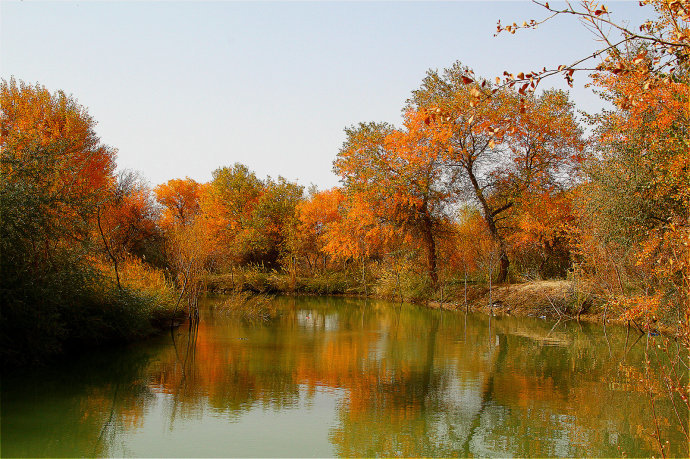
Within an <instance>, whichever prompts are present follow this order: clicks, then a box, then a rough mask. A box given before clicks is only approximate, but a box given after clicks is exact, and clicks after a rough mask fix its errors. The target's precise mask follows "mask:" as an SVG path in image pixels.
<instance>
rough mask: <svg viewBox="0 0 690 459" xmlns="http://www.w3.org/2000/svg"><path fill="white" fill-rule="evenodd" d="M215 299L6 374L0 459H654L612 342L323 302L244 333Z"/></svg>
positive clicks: (528, 323) (634, 348)
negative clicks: (193, 315) (186, 323)
mask: <svg viewBox="0 0 690 459" xmlns="http://www.w3.org/2000/svg"><path fill="white" fill-rule="evenodd" d="M220 301H221V300H220V299H216V300H213V299H211V300H209V301H208V302H207V306H208V307H207V308H206V310H205V313H204V316H203V319H202V321H201V322H200V323H199V324H198V326H197V327H193V328H189V327H182V328H180V329H178V330H176V331H175V332H174V333H172V334H171V335H169V336H165V337H160V338H158V339H156V340H153V341H151V342H149V343H147V344H146V345H141V344H139V345H137V346H132V347H131V348H129V349H126V350H118V351H112V352H109V353H99V354H98V355H91V356H90V357H89V356H87V357H84V358H82V359H80V360H79V361H78V362H71V363H62V364H60V365H58V366H56V367H53V368H50V369H44V370H41V371H34V372H31V373H28V374H23V375H10V376H9V377H3V387H2V421H3V422H2V455H3V456H5V457H7V456H81V455H89V456H93V455H95V456H107V455H113V456H124V455H135V456H332V455H339V456H456V455H459V456H466V455H478V456H508V455H518V456H575V455H576V456H619V455H621V454H623V453H625V454H627V455H630V456H640V455H652V454H656V452H655V449H654V440H653V437H652V436H651V435H650V434H651V429H652V426H653V423H652V419H651V414H650V409H649V401H648V397H647V394H646V392H645V386H644V384H643V383H641V382H640V379H642V375H643V367H642V366H641V365H640V362H641V360H642V357H643V345H642V343H640V342H637V343H635V339H633V336H631V335H633V334H634V333H630V332H628V333H626V330H625V329H620V328H613V327H609V328H608V330H607V333H606V335H604V334H603V333H602V329H601V328H600V327H597V326H586V325H578V324H574V323H566V324H564V323H560V324H557V325H556V326H554V324H553V323H547V322H544V321H540V320H532V319H518V318H512V317H504V318H491V319H490V318H488V317H484V316H472V315H469V316H465V315H464V314H457V313H447V312H440V311H429V310H425V309H420V308H416V307H413V306H408V305H396V304H390V303H385V302H379V301H363V300H354V299H333V298H331V299H328V298H281V299H278V300H277V301H279V302H280V303H281V305H280V311H281V314H280V316H279V317H278V318H277V319H275V320H273V321H270V322H258V323H256V322H254V323H249V322H243V321H239V320H236V319H234V318H230V317H228V316H227V315H225V314H224V313H223V312H222V310H221V309H219V308H217V306H218V304H219V302H220ZM635 338H637V335H636V334H635ZM654 390H655V392H656V394H657V395H658V396H659V398H658V399H657V400H656V404H657V407H658V412H659V413H661V414H660V416H659V419H660V424H661V428H662V430H663V432H662V436H663V437H664V438H665V439H668V440H670V444H671V451H670V454H671V455H676V456H687V455H688V449H687V444H686V443H685V442H684V437H682V433H681V432H680V428H679V427H678V422H677V420H676V418H675V414H673V413H672V410H671V407H670V405H669V403H668V400H666V399H664V398H663V397H661V395H663V394H664V389H663V387H662V386H661V383H660V382H659V384H658V386H656V387H655V389H654ZM681 416H682V421H684V422H685V423H687V419H688V416H687V411H686V412H684V413H682V414H681Z"/></svg>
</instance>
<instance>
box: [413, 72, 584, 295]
mask: <svg viewBox="0 0 690 459" xmlns="http://www.w3.org/2000/svg"><path fill="white" fill-rule="evenodd" d="M491 88H492V85H491V84H490V83H489V82H487V81H486V80H482V79H480V78H478V77H476V76H475V75H474V72H473V71H472V70H471V69H469V68H467V67H464V66H462V65H461V64H460V63H459V62H458V63H455V64H454V65H453V66H452V67H451V68H450V69H446V70H445V71H444V72H443V73H439V72H437V71H429V72H428V74H427V77H426V78H425V79H424V81H423V82H422V85H421V87H420V88H419V89H418V90H415V91H413V94H412V97H411V98H410V99H409V101H408V107H410V108H411V109H414V110H417V111H419V112H424V113H426V116H427V118H426V121H427V123H429V124H430V125H439V126H443V130H442V129H441V128H438V129H437V131H436V132H447V133H448V134H446V138H445V139H442V140H443V142H445V148H444V164H445V165H446V167H447V168H448V172H447V174H448V176H449V177H452V178H453V179H454V182H453V186H454V187H455V190H456V193H457V195H458V196H459V197H460V198H464V199H465V200H470V201H474V202H475V203H476V204H477V205H478V207H479V209H480V210H481V212H482V215H483V217H484V219H485V220H486V224H487V227H488V229H489V231H490V233H491V235H492V237H493V238H494V239H495V240H496V242H497V244H498V245H499V264H500V270H499V276H498V280H499V282H503V281H505V280H506V279H507V277H508V268H509V265H510V260H509V258H508V246H507V241H506V230H507V228H506V227H505V226H504V225H503V224H502V221H503V220H504V219H505V218H506V215H508V212H509V211H510V210H511V209H512V208H514V206H516V204H517V203H518V202H519V201H520V199H521V196H525V195H528V194H530V193H534V192H537V191H544V190H546V191H550V190H555V189H556V188H558V187H559V186H562V185H563V180H564V178H565V177H567V175H568V172H569V171H572V170H573V167H574V166H575V162H576V161H577V160H578V159H579V158H580V156H581V151H582V148H583V144H582V141H581V140H580V136H581V131H580V128H579V127H578V124H577V121H576V120H575V117H574V114H573V104H572V103H571V102H570V101H569V99H568V97H567V95H566V94H564V93H562V92H559V91H547V92H544V93H543V94H541V95H539V96H535V95H527V94H524V95H523V94H518V93H514V92H512V91H508V90H499V89H497V88H494V89H491ZM483 91H487V92H488V93H490V94H492V96H491V97H490V98H488V99H486V100H484V101H483V102H482V103H478V102H477V98H478V95H481V94H482V92H483Z"/></svg>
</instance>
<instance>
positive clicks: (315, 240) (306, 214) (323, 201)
mask: <svg viewBox="0 0 690 459" xmlns="http://www.w3.org/2000/svg"><path fill="white" fill-rule="evenodd" d="M344 199H345V196H344V195H343V193H342V190H341V189H340V188H331V189H330V190H325V191H315V192H313V193H310V196H309V197H308V198H307V199H304V200H303V201H301V202H300V203H299V204H297V209H296V210H297V215H298V221H299V223H298V226H297V231H296V232H295V245H296V250H298V251H299V252H300V253H302V254H303V256H304V257H305V259H306V260H307V263H308V264H309V268H310V269H311V270H312V271H313V270H315V269H317V266H318V260H319V258H321V257H323V262H322V265H321V266H322V269H323V270H325V269H326V252H325V250H324V249H325V246H326V244H327V241H326V237H325V235H326V232H327V230H328V227H329V226H330V225H331V224H333V223H334V222H336V221H338V220H339V219H340V218H341V214H340V210H341V209H342V205H343V201H344Z"/></svg>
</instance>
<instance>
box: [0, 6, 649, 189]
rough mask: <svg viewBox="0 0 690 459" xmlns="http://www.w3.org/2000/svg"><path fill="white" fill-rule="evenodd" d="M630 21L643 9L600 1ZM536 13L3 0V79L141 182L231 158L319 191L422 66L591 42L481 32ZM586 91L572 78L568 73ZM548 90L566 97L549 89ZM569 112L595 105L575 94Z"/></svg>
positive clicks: (565, 35) (569, 32)
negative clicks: (356, 129)
mask: <svg viewBox="0 0 690 459" xmlns="http://www.w3.org/2000/svg"><path fill="white" fill-rule="evenodd" d="M609 9H610V10H612V12H613V14H614V15H616V16H615V17H617V18H629V19H630V20H632V21H633V22H635V23H637V22H640V18H643V17H646V16H647V15H649V14H650V13H649V9H648V8H646V9H644V8H640V7H639V6H638V4H637V2H614V3H609ZM540 17H543V13H541V11H540V9H539V8H538V7H537V6H535V5H533V4H531V3H528V2H523V1H513V2H492V1H484V2H414V3H413V2H345V3H338V2H303V3H297V2H277V3H274V2H252V3H243V2H223V1H216V2H193V3H192V2H174V3H172V2H48V3H44V2H28V1H26V2H13V1H7V0H0V77H2V78H5V79H7V78H9V77H10V76H14V77H15V78H17V79H22V80H24V81H27V82H38V83H41V84H43V85H44V86H46V87H47V88H48V89H50V90H51V91H52V90H57V89H62V90H64V91H65V92H67V93H71V94H73V95H74V96H75V97H76V98H77V99H78V100H79V102H80V103H81V104H82V105H84V106H86V107H87V108H88V109H89V113H90V114H91V115H92V116H93V118H94V119H95V120H96V121H97V122H98V126H97V132H98V134H99V135H100V137H101V139H102V140H103V142H105V143H107V144H109V145H111V146H113V147H115V148H117V149H118V150H119V153H118V165H119V167H120V168H121V169H123V168H131V169H135V170H139V171H141V172H142V173H143V174H144V176H146V177H147V178H148V179H149V181H150V182H151V183H152V184H154V185H155V184H158V183H162V182H165V181H167V180H168V179H171V178H178V177H185V176H189V177H192V178H194V179H196V180H199V181H207V180H209V179H210V177H211V172H212V171H213V170H214V169H215V168H217V167H219V166H223V165H230V164H233V163H235V162H241V163H244V164H246V165H247V166H248V167H249V168H250V169H252V170H254V171H256V172H257V174H258V175H259V176H260V177H265V176H266V175H271V176H273V177H276V176H278V175H282V176H284V177H286V178H288V179H290V180H298V181H299V183H300V184H303V185H309V184H310V183H314V184H316V185H318V186H319V188H322V189H323V188H328V187H331V186H333V185H336V184H337V180H338V179H337V177H336V176H335V175H333V173H332V172H331V163H332V161H333V159H334V158H335V155H336V154H337V152H338V149H339V148H340V146H341V144H342V142H343V140H344V134H343V128H344V127H346V126H349V125H351V124H355V123H358V122H359V121H388V122H391V123H395V124H399V123H400V110H401V108H402V106H403V104H404V102H405V100H406V99H407V98H408V97H409V95H410V92H411V91H412V90H413V89H415V88H417V87H418V86H419V84H420V83H421V80H422V78H423V77H424V75H425V72H426V71H427V69H429V68H438V69H442V68H444V67H449V66H450V65H451V64H452V63H453V62H454V61H456V60H461V61H462V62H463V63H464V64H466V65H469V66H470V67H472V68H474V69H475V72H476V73H477V74H479V75H482V76H486V77H492V78H493V77H494V76H496V75H500V74H501V73H502V72H503V70H506V69H508V70H511V71H516V72H517V71H520V70H531V69H536V68H541V67H542V66H555V65H558V64H562V63H569V62H570V61H571V60H573V59H574V58H575V57H579V56H582V55H584V54H587V53H590V52H592V51H593V50H594V49H595V47H596V46H597V43H596V42H594V41H593V36H592V35H591V34H590V33H589V32H588V31H586V30H585V29H584V27H583V26H582V25H580V24H579V23H578V22H577V21H576V20H572V19H571V20H560V21H558V22H554V23H552V24H548V25H545V26H543V27H542V28H541V29H539V30H538V31H525V32H523V33H518V34H516V35H501V36H499V37H497V38H494V37H493V33H494V31H495V28H496V21H497V20H498V19H501V20H502V21H503V22H504V23H510V22H513V21H515V22H518V23H522V21H523V20H525V19H531V18H540ZM580 82H581V83H583V84H584V83H585V82H586V79H585V78H584V77H582V78H580ZM549 85H555V86H557V87H564V85H563V84H562V83H561V81H560V79H554V80H553V81H552V82H549V84H547V85H545V87H547V86H549ZM572 95H573V97H574V99H575V100H576V102H577V104H578V106H579V107H580V108H582V109H585V110H588V111H592V110H596V109H597V108H598V107H599V106H600V102H599V101H598V98H597V97H596V96H594V95H592V94H591V92H590V91H589V90H588V89H583V88H581V87H580V88H576V89H575V90H573V91H572Z"/></svg>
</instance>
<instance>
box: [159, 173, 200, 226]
mask: <svg viewBox="0 0 690 459" xmlns="http://www.w3.org/2000/svg"><path fill="white" fill-rule="evenodd" d="M153 192H154V193H155V194H156V200H157V201H158V202H159V203H160V204H161V205H162V206H163V213H162V215H161V221H160V224H161V226H163V227H164V228H169V227H172V226H176V225H188V224H190V223H192V222H193V221H194V219H195V218H196V216H197V215H198V214H199V213H200V211H201V206H200V204H199V200H200V198H201V192H202V185H201V184H199V183H197V182H196V181H195V180H193V179H190V178H189V177H187V178H185V179H171V180H168V181H167V182H166V183H163V184H161V185H158V186H157V187H156V188H154V189H153Z"/></svg>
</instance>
